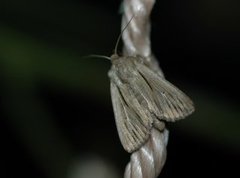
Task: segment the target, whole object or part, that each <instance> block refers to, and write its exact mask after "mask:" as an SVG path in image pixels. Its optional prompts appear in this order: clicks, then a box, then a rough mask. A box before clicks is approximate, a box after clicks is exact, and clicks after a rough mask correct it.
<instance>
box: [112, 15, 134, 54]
mask: <svg viewBox="0 0 240 178" xmlns="http://www.w3.org/2000/svg"><path fill="white" fill-rule="evenodd" d="M133 18H134V15H133V16H132V17H131V19H130V20H129V21H128V23H127V24H126V26H125V27H124V28H123V30H122V31H121V33H120V35H119V36H118V39H117V43H116V45H115V48H114V54H117V48H118V44H119V41H120V39H121V37H122V34H123V32H124V31H125V30H126V28H127V27H128V25H129V24H130V22H131V21H132V19H133Z"/></svg>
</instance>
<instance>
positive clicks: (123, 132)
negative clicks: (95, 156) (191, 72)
mask: <svg viewBox="0 0 240 178" xmlns="http://www.w3.org/2000/svg"><path fill="white" fill-rule="evenodd" d="M130 21H131V20H130ZM130 21H129V22H128V24H129V23H130ZM128 24H127V25H128ZM127 25H126V27H127ZM126 27H125V28H126ZM125 28H124V29H123V31H124V30H125ZM123 31H122V33H123ZM122 33H121V34H120V36H119V38H118V41H117V43H116V47H115V53H114V54H113V55H112V56H111V57H106V56H97V57H104V58H107V59H109V60H111V62H112V66H111V69H110V70H109V72H108V76H109V78H110V87H111V89H110V90H111V98H112V105H113V110H114V115H115V122H116V125H117V130H118V134H119V137H120V141H121V143H122V145H123V147H124V149H125V150H126V151H127V152H129V153H131V152H134V151H136V150H137V149H139V148H140V147H141V146H142V144H144V143H145V142H146V141H147V140H148V138H149V134H150V133H151V129H152V127H156V128H158V129H159V130H161V129H163V128H164V122H163V121H169V122H174V121H177V120H179V119H183V118H185V117H186V116H188V115H190V114H191V113H192V112H193V111H194V105H193V102H192V101H191V99H190V98H189V97H188V96H186V95H185V94H184V93H183V92H182V91H180V90H179V89H178V88H177V87H175V86H174V85H173V84H171V83H170V82H168V81H167V80H166V79H165V78H164V77H163V76H162V75H160V73H158V72H156V71H154V70H152V69H151V68H150V67H149V65H148V64H147V63H146V60H145V59H144V57H141V56H138V55H136V56H119V55H118V54H117V45H118V42H119V39H120V37H121V35H122Z"/></svg>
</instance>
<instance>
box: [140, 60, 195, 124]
mask: <svg viewBox="0 0 240 178" xmlns="http://www.w3.org/2000/svg"><path fill="white" fill-rule="evenodd" d="M138 70H139V72H140V73H141V74H142V76H143V77H144V78H145V79H146V82H147V83H148V84H149V85H150V87H151V88H152V92H153V98H154V100H155V102H156V105H157V107H158V109H159V110H160V112H159V111H155V112H154V113H155V114H156V115H157V117H158V118H159V119H163V120H166V121H176V120H179V119H183V118H185V117H186V116H188V115H190V114H191V113H192V112H193V111H194V105H193V102H192V101H191V99H190V98H189V97H188V96H187V95H185V94H184V93H183V92H182V91H181V90H179V89H178V88H177V87H175V86H174V85H173V84H171V83H170V82H168V81H167V80H165V79H164V78H163V77H161V76H159V75H157V74H156V73H154V72H153V71H151V70H150V69H149V68H148V67H146V66H144V65H143V64H138ZM158 113H161V114H160V115H158Z"/></svg>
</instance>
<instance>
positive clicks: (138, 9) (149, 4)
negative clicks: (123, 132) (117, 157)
mask: <svg viewBox="0 0 240 178" xmlns="http://www.w3.org/2000/svg"><path fill="white" fill-rule="evenodd" d="M154 3H155V0H124V2H123V10H124V13H123V18H122V29H123V28H124V27H125V26H126V24H127V23H128V22H129V20H130V19H131V18H132V17H133V16H134V18H133V19H132V21H131V23H130V24H129V26H128V27H127V29H126V31H124V33H123V37H122V38H123V44H124V47H123V52H124V54H125V55H130V56H136V55H141V56H143V57H145V59H146V61H145V62H146V63H147V65H149V67H151V68H152V69H153V70H154V71H155V72H157V73H159V74H160V75H162V76H163V74H162V71H161V69H160V68H159V65H158V63H157V61H156V59H155V58H154V56H153V54H152V52H151V41H150V30H151V25H150V13H151V11H152V8H153V5H154ZM167 142H168V131H167V129H166V128H165V127H164V128H163V129H161V131H160V130H159V129H155V128H153V129H152V130H151V134H150V137H149V139H148V141H147V142H146V143H145V144H144V145H142V147H141V148H140V149H139V150H137V151H135V152H134V153H132V155H131V159H130V162H129V163H128V165H127V166H126V169H125V174H124V178H156V177H157V176H158V175H159V174H160V172H161V170H162V167H163V165H164V163H165V160H166V154H167V150H166V146H167Z"/></svg>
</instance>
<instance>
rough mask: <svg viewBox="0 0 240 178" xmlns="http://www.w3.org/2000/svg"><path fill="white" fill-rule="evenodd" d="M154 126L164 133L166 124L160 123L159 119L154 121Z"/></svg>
mask: <svg viewBox="0 0 240 178" xmlns="http://www.w3.org/2000/svg"><path fill="white" fill-rule="evenodd" d="M153 126H154V127H155V128H156V129H158V130H159V131H160V132H162V131H163V130H164V129H165V123H164V122H163V121H159V120H158V119H157V118H154V119H153Z"/></svg>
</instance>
